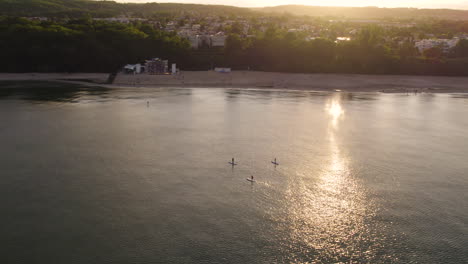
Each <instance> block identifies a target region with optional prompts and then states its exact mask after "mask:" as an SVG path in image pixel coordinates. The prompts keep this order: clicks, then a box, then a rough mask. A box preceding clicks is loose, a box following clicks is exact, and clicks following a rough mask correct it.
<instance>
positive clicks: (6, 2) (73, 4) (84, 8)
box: [0, 0, 252, 18]
mask: <svg viewBox="0 0 468 264" xmlns="http://www.w3.org/2000/svg"><path fill="white" fill-rule="evenodd" d="M249 13H252V11H251V10H250V9H247V8H240V7H233V6H223V5H199V4H174V3H161V4H160V3H143V4H134V3H117V2H114V1H87V0H0V15H3V16H25V17H70V18H76V17H82V16H84V15H90V16H92V17H115V16H123V15H125V16H134V17H151V16H153V15H161V14H165V15H180V14H193V15H199V16H204V15H219V16H230V15H243V14H249Z"/></svg>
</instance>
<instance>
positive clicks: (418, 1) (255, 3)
mask: <svg viewBox="0 0 468 264" xmlns="http://www.w3.org/2000/svg"><path fill="white" fill-rule="evenodd" d="M117 1H118V2H132V3H145V2H158V3H183V4H189V3H195V4H209V5H231V6H240V7H263V6H278V5H310V6H358V7H359V6H377V7H417V8H450V9H468V1H467V0H462V1H460V0H412V1H408V0H406V1H405V0H328V1H319V0H162V1H153V0H117Z"/></svg>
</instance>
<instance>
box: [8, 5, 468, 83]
mask: <svg viewBox="0 0 468 264" xmlns="http://www.w3.org/2000/svg"><path fill="white" fill-rule="evenodd" d="M239 10H240V11H239ZM189 11H190V12H198V13H199V14H200V13H201V14H203V12H206V14H211V15H213V14H223V16H224V17H225V16H228V15H229V14H236V12H240V13H238V14H247V15H248V18H245V17H243V18H241V19H244V20H245V21H247V20H248V21H249V22H247V23H249V24H250V26H251V27H250V30H249V35H248V36H247V35H246V34H245V33H242V27H239V26H240V23H238V22H235V23H234V24H232V25H231V26H229V27H227V28H225V29H224V31H225V33H226V34H227V35H228V37H227V39H226V43H225V47H224V48H220V47H217V48H209V47H202V48H200V49H197V50H194V49H191V46H190V42H189V41H188V40H187V39H185V38H182V37H180V36H178V35H177V34H176V33H175V32H167V31H164V30H162V29H161V27H159V26H155V24H154V23H145V21H139V20H136V21H133V22H130V23H128V24H123V23H117V22H106V21H103V20H95V19H93V17H96V16H97V17H102V16H114V15H118V14H122V12H124V13H125V12H127V13H126V14H128V13H129V12H132V14H133V15H138V14H139V13H138V12H141V14H140V15H142V16H143V17H144V16H145V15H146V16H153V17H154V16H158V15H157V14H159V15H162V14H171V16H172V18H171V21H178V23H181V22H183V21H184V20H187V19H189V18H190V17H188V15H187V13H185V14H184V15H181V16H177V15H175V13H176V12H182V13H184V12H189ZM47 12H48V14H53V15H50V16H47V17H49V19H47V20H43V21H40V20H39V21H36V20H31V19H27V18H22V17H20V16H29V17H31V16H35V15H38V16H39V15H45V14H46V13H47ZM155 12H156V13H157V14H156V13H155ZM165 12H166V13H165ZM251 12H254V11H246V9H243V8H236V7H227V6H203V5H180V4H156V3H154V4H117V3H115V2H110V1H80V0H0V13H2V14H3V16H0V56H1V58H2V63H1V64H0V71H1V72H109V73H110V72H116V71H118V70H119V69H121V68H122V67H123V66H124V65H125V64H128V63H132V64H133V63H141V62H144V61H145V60H146V59H150V58H156V57H157V58H161V59H167V60H169V61H170V63H177V65H178V67H179V68H180V69H181V70H208V69H212V68H213V67H231V68H233V69H234V70H258V71H278V72H295V73H366V74H419V75H454V76H456V75H464V76H466V75H468V40H465V39H462V40H460V41H459V43H458V45H457V46H456V47H455V48H453V49H451V50H450V51H449V52H443V50H442V49H441V48H439V47H434V48H431V49H428V50H426V51H424V52H423V54H420V53H419V51H418V50H417V49H416V48H415V47H414V38H415V35H418V36H419V37H420V38H426V36H425V34H428V35H431V36H433V37H436V38H446V39H451V38H453V37H454V36H455V35H457V34H458V35H459V34H468V22H467V21H464V20H460V21H456V20H437V19H432V20H424V21H420V22H418V23H416V26H414V27H411V28H388V27H384V26H379V25H376V24H366V25H356V24H355V23H354V24H353V23H351V22H346V21H344V22H338V23H336V22H330V21H329V20H327V19H322V18H312V17H309V18H304V20H303V21H309V22H307V23H310V24H311V25H313V26H315V27H316V28H321V29H323V30H320V32H321V33H320V35H319V36H317V37H314V38H309V37H308V35H306V34H305V33H304V32H290V31H288V30H287V28H284V27H282V26H281V23H283V24H284V22H285V21H286V22H287V20H292V19H296V20H297V19H298V17H293V16H290V15H282V16H277V17H276V18H273V19H271V20H269V21H270V22H269V24H268V25H267V26H268V28H267V29H266V30H259V28H261V27H264V26H265V25H261V24H258V23H259V22H258V19H257V17H255V16H254V15H252V14H253V13H251ZM55 15H57V16H55ZM100 15H102V16H100ZM251 15H252V16H251ZM250 16H251V17H250ZM134 17H135V16H134ZM152 21H153V22H154V21H161V20H158V19H157V18H154V19H152ZM166 21H167V20H166ZM275 21H277V22H275ZM311 21H312V22H311ZM301 23H302V22H301ZM304 23H305V22H304ZM181 24H183V23H181ZM349 28H358V30H356V33H355V34H354V35H353V37H352V38H351V40H350V41H336V39H337V37H338V36H342V34H345V33H346V32H349Z"/></svg>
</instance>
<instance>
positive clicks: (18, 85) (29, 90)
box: [0, 81, 110, 103]
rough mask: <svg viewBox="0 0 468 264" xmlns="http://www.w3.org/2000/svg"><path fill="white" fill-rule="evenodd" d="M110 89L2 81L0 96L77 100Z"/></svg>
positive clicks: (51, 100)
mask: <svg viewBox="0 0 468 264" xmlns="http://www.w3.org/2000/svg"><path fill="white" fill-rule="evenodd" d="M109 90H110V89H108V88H104V87H100V86H88V85H83V84H74V83H62V82H53V81H0V98H1V97H3V98H6V99H8V98H11V99H21V100H26V101H33V102H71V103H73V102H77V101H78V99H79V98H80V97H81V96H83V95H89V96H93V97H94V96H103V95H105V94H106V93H108V92H109Z"/></svg>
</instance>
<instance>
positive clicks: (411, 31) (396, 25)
mask: <svg viewBox="0 0 468 264" xmlns="http://www.w3.org/2000/svg"><path fill="white" fill-rule="evenodd" d="M26 19H28V20H32V21H47V20H48V19H49V18H47V17H26ZM93 20H95V21H106V22H114V23H123V24H132V23H142V24H147V25H151V26H152V27H154V29H157V30H163V31H166V32H173V33H175V34H177V35H178V36H180V37H182V38H185V39H187V40H188V41H189V42H190V46H191V48H192V49H195V50H197V49H203V48H213V49H216V48H223V47H224V46H225V45H226V40H227V37H228V35H229V34H238V35H240V36H242V37H243V38H253V37H255V36H256V35H257V34H262V33H265V32H266V31H267V29H268V28H270V27H272V26H275V27H278V28H279V29H282V30H285V31H287V32H289V33H296V34H300V35H301V36H302V37H303V38H304V39H305V40H308V41H310V40H314V39H317V38H327V39H334V40H335V42H337V43H338V42H343V41H350V40H352V39H353V37H354V36H355V35H356V34H357V33H358V32H359V30H360V29H361V28H362V27H366V26H370V25H372V26H378V27H381V28H384V29H393V30H395V31H399V32H404V33H405V34H404V35H401V34H396V36H389V37H387V38H385V41H386V42H387V43H389V44H396V45H403V44H404V43H411V45H413V46H414V47H415V48H416V49H417V50H418V51H419V53H420V54H423V53H424V51H426V50H429V49H433V48H440V49H441V50H442V52H443V53H445V54H448V53H449V52H450V50H451V49H453V48H454V47H455V46H456V45H457V44H458V42H459V41H460V40H461V39H468V34H467V33H459V34H456V35H452V36H447V35H444V34H433V33H430V32H423V31H421V29H420V28H418V23H416V22H407V21H400V22H399V21H384V20H375V19H374V20H369V19H368V20H364V19H336V20H321V19H314V18H312V17H295V16H283V17H278V16H262V17H258V18H248V17H243V16H234V17H229V18H227V17H221V16H207V17H200V15H198V14H196V13H193V14H185V15H183V16H180V17H176V18H174V19H150V18H139V17H129V16H119V17H110V18H93ZM398 35H399V36H398Z"/></svg>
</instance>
